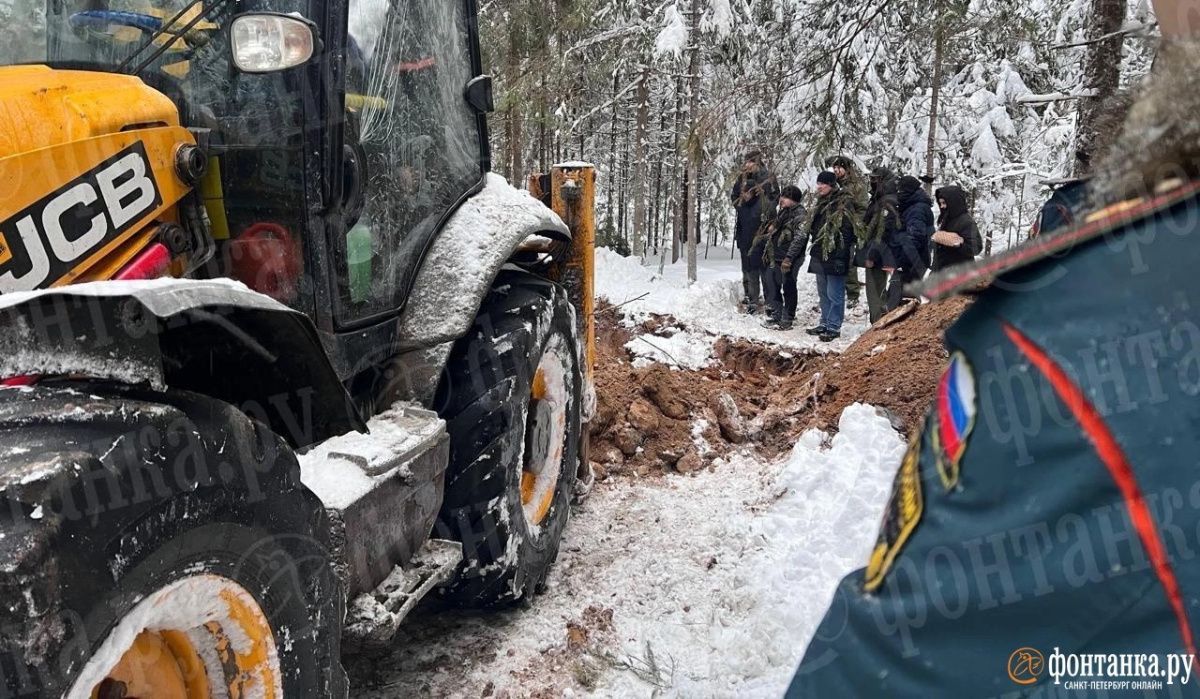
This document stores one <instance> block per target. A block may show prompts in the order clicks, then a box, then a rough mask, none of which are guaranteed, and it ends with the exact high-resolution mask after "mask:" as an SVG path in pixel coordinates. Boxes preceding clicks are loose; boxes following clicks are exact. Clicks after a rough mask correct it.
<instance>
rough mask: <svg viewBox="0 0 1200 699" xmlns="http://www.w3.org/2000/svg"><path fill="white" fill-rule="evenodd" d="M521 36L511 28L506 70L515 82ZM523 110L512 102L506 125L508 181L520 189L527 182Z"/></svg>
mask: <svg viewBox="0 0 1200 699" xmlns="http://www.w3.org/2000/svg"><path fill="white" fill-rule="evenodd" d="M519 36H520V32H517V31H515V30H514V29H513V28H512V27H510V28H509V40H508V56H507V57H506V58H507V59H508V60H507V66H506V70H507V71H508V79H509V80H511V81H514V82H515V81H516V79H517V76H518V75H520V73H521V57H520V53H519V48H520V42H519V41H518V37H519ZM521 108H522V101H521V100H511V102H510V103H509V105H508V123H507V124H506V126H507V129H506V134H505V136H506V137H507V138H508V181H509V182H512V183H513V185H515V186H518V187H519V186H521V183H522V182H524V181H525V173H524V171H523V168H522V165H523V164H524V163H523V159H522V157H521V153H522V151H523V144H522V143H521Z"/></svg>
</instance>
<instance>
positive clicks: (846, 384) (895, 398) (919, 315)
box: [780, 298, 970, 436]
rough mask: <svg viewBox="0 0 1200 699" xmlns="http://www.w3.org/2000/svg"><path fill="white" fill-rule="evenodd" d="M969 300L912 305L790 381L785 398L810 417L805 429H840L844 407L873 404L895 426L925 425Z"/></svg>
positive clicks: (906, 430)
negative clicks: (951, 337) (948, 337)
mask: <svg viewBox="0 0 1200 699" xmlns="http://www.w3.org/2000/svg"><path fill="white" fill-rule="evenodd" d="M969 305H970V300H969V299H966V298H955V299H951V300H948V301H945V302H943V303H937V304H921V305H915V304H914V305H913V306H910V307H908V308H905V309H903V310H901V311H899V312H898V313H897V314H896V316H894V317H892V318H887V317H885V318H883V319H881V320H880V322H879V323H876V325H875V327H872V328H871V329H870V330H868V331H867V332H865V333H863V335H862V336H861V337H859V338H858V340H856V341H855V342H854V344H852V345H850V347H848V348H847V349H846V351H845V352H843V353H842V354H834V355H826V356H824V357H822V359H821V361H820V362H819V363H817V364H814V366H813V367H812V368H811V371H810V372H809V375H808V376H806V377H804V380H803V381H792V382H789V386H788V390H787V391H785V392H784V393H783V394H782V396H780V398H781V400H782V403H783V404H784V405H788V406H791V408H790V409H797V408H799V409H800V411H801V412H802V413H805V414H807V415H809V416H810V421H809V423H808V425H806V426H805V427H806V428H807V427H809V426H812V427H818V428H820V429H823V430H826V431H832V430H836V429H837V422H838V419H839V418H840V417H841V414H842V410H843V409H845V408H846V406H848V405H851V404H853V403H869V404H871V405H874V406H877V407H881V408H885V409H886V410H888V411H889V412H890V413H891V417H892V423H893V425H895V426H896V428H897V429H898V430H900V431H901V432H904V433H911V431H912V430H914V429H916V428H918V427H919V426H920V425H921V421H922V420H923V418H924V416H925V411H926V410H927V409H928V408H929V405H930V402H931V401H932V400H933V396H934V392H935V390H936V388H937V382H938V378H939V377H940V376H941V375H942V371H943V370H944V369H945V367H946V360H947V359H948V357H949V355H948V354H947V353H946V349H945V345H944V344H943V335H944V333H945V331H946V328H948V327H950V325H951V324H952V323H954V321H955V320H957V319H958V317H959V316H960V315H962V312H963V311H964V310H966V308H967V306H969ZM816 372H819V376H814V373H816ZM788 436H792V435H788Z"/></svg>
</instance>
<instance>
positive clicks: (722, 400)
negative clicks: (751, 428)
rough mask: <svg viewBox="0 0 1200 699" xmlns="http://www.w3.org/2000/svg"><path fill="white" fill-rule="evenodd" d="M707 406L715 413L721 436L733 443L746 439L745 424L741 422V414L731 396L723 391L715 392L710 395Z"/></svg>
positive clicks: (739, 442)
mask: <svg viewBox="0 0 1200 699" xmlns="http://www.w3.org/2000/svg"><path fill="white" fill-rule="evenodd" d="M709 407H711V408H712V410H713V412H714V413H716V416H717V426H718V427H720V429H721V436H722V437H724V438H725V439H726V440H727V441H729V442H731V443H733V444H741V443H742V442H745V441H746V425H745V424H744V423H743V422H742V414H741V413H740V412H739V411H738V407H737V403H735V402H734V400H733V396H731V395H729V394H728V393H725V392H721V393H717V394H715V395H714V396H713V397H712V401H710V403H709Z"/></svg>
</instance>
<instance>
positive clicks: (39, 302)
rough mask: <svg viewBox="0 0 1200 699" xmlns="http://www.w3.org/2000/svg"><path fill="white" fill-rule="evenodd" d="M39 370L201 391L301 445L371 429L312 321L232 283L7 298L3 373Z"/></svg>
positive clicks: (1, 329)
mask: <svg viewBox="0 0 1200 699" xmlns="http://www.w3.org/2000/svg"><path fill="white" fill-rule="evenodd" d="M38 374H54V375H72V374H80V375H84V376H88V377H93V378H100V379H110V380H114V381H118V382H123V383H129V384H149V385H150V386H151V387H153V388H155V389H157V390H165V389H167V388H174V389H182V390H186V391H193V392H196V393H200V394H203V395H206V396H209V397H212V398H217V399H219V400H222V401H224V402H226V403H229V404H231V405H234V406H236V407H238V408H240V409H241V410H242V411H243V412H245V413H246V414H248V415H250V416H251V417H255V418H258V419H259V420H261V421H262V422H264V423H266V424H267V425H269V426H270V427H271V429H272V430H273V431H275V432H276V433H277V434H279V435H280V436H281V437H283V438H285V439H286V440H288V441H289V442H290V443H291V444H292V446H293V447H296V448H300V447H304V446H308V445H310V444H314V443H316V442H319V441H321V440H324V439H326V438H328V437H332V436H335V435H339V434H344V433H346V432H349V431H351V430H362V429H363V427H364V423H363V421H362V418H361V417H360V416H359V415H358V413H357V411H356V410H355V409H354V408H353V406H352V405H351V403H350V400H349V397H348V396H347V394H346V390H345V388H344V387H343V386H342V384H341V382H340V381H339V380H338V377H337V374H336V373H335V372H334V369H333V366H332V365H331V364H330V361H329V357H328V355H326V354H325V351H324V349H323V348H322V346H321V343H320V340H319V339H318V336H317V333H316V329H315V328H314V327H313V325H312V321H310V320H309V319H308V317H307V316H305V315H304V314H302V313H299V312H297V311H294V310H292V309H290V308H288V307H287V306H284V305H283V304H281V303H279V302H277V301H275V300H273V299H271V298H269V297H267V296H264V295H262V294H259V293H256V292H253V291H251V290H249V289H248V288H246V287H245V286H243V285H242V284H239V283H237V282H232V281H227V280H219V281H196V280H179V279H162V280H154V281H148V282H146V281H140V282H120V281H108V282H97V283H91V284H79V285H73V286H67V287H62V288H55V289H45V290H40V291H32V292H22V293H14V294H6V295H4V296H0V377H13V376H23V375H38Z"/></svg>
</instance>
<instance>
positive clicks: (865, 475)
mask: <svg viewBox="0 0 1200 699" xmlns="http://www.w3.org/2000/svg"><path fill="white" fill-rule="evenodd" d="M838 428H839V432H838V434H837V435H836V436H834V437H833V439H832V441H828V435H826V434H825V433H823V432H819V431H816V430H812V431H809V432H807V433H806V434H805V435H804V436H803V437H802V438H801V439H800V441H799V443H797V444H796V446H795V448H794V449H793V451H792V453H791V455H790V456H789V458H788V459H787V461H786V462H785V463H784V464H783V465H782V471H780V472H778V474H777V476H776V477H774V478H773V479H769V480H767V481H766V482H767V483H768V486H767V488H766V491H767V494H766V496H765V497H767V498H770V497H772V496H774V495H777V494H780V493H782V495H779V497H778V500H775V501H774V503H773V504H771V505H770V506H769V507H767V508H765V511H763V512H762V514H761V515H760V516H758V517H755V516H754V515H753V514H752V511H750V512H747V511H745V510H743V511H742V512H740V513H739V512H730V509H731V508H730V507H729V505H728V504H725V505H724V506H720V505H716V504H714V503H713V502H712V500H713V498H714V495H715V496H716V498H724V499H726V500H732V501H733V502H734V503H739V497H744V495H745V492H744V487H738V485H737V481H739V480H741V479H743V478H744V477H745V476H744V475H743V474H742V473H740V470H741V469H742V468H744V465H740V464H732V465H730V466H727V467H725V468H723V469H721V470H719V471H717V472H715V473H713V474H705V475H706V476H708V477H713V480H716V481H720V482H721V483H724V485H723V486H722V485H720V484H718V483H713V482H710V483H708V484H707V485H706V486H705V487H706V488H707V489H708V492H710V493H712V494H711V495H708V494H706V495H705V496H703V497H694V498H692V499H690V503H684V502H678V503H674V504H672V505H670V507H671V508H680V507H683V508H686V509H687V510H691V511H692V512H691V513H690V514H689V515H688V516H686V517H682V518H679V519H681V520H682V521H685V522H686V521H689V520H690V523H689V525H688V527H687V528H686V529H682V530H677V529H674V528H672V529H669V530H666V527H664V529H665V531H663V532H662V536H663V537H664V538H667V539H674V542H673V544H672V545H674V546H682V547H684V549H685V552H686V551H687V549H689V548H692V547H696V545H697V544H699V548H700V549H701V550H702V551H703V550H704V549H708V550H710V551H711V555H712V557H713V558H714V559H715V560H716V562H717V565H716V567H715V568H714V570H713V572H714V573H716V574H715V575H712V574H710V575H707V576H705V575H700V576H697V573H696V571H695V569H694V567H693V566H688V565H682V566H680V567H679V569H677V570H670V569H669V567H665V566H663V565H662V562H661V561H648V562H646V567H644V568H643V567H640V566H639V567H636V568H630V570H635V569H636V570H638V571H642V572H641V573H639V575H643V574H646V575H648V576H650V577H651V583H652V584H651V588H652V589H649V590H645V591H643V594H644V595H645V597H644V598H632V599H635V600H636V599H644V600H645V605H646V606H648V607H650V608H651V609H649V610H640V609H638V610H621V609H618V611H617V614H616V615H615V619H616V620H617V623H618V628H619V629H620V630H621V631H624V632H627V636H629V637H631V638H632V640H631V642H630V643H629V644H628V646H627V648H626V649H625V651H626V653H629V654H637V653H643V654H644V653H645V647H646V644H649V647H651V648H653V649H655V652H656V654H657V655H658V656H659V657H670V658H672V659H673V660H674V663H675V677H674V683H673V685H672V687H671V690H670V693H671V694H676V695H679V696H739V697H777V696H780V695H781V694H782V693H783V690H784V689H785V688H786V686H787V683H788V682H789V681H790V680H791V676H792V673H793V672H794V670H795V666H796V665H797V664H798V663H799V662H800V658H801V656H802V654H803V652H804V649H805V648H806V647H807V645H808V642H809V640H810V639H811V637H812V634H813V633H814V632H815V631H816V628H817V625H818V624H819V623H820V621H821V618H822V617H823V616H824V614H825V609H826V607H827V606H828V605H829V601H830V600H831V599H832V597H833V592H834V590H835V589H836V587H837V583H838V581H839V580H840V579H841V578H842V576H844V575H846V574H847V573H848V572H850V571H852V570H854V569H856V568H859V567H861V566H863V565H865V563H866V560H867V556H868V554H869V553H870V550H871V546H872V545H873V544H874V541H875V537H876V534H877V532H878V530H879V522H880V516H881V513H882V512H883V508H884V505H885V503H886V501H887V496H888V493H889V491H890V488H891V482H892V478H893V476H894V475H895V471H896V467H897V465H898V464H899V463H900V459H901V457H902V456H903V454H904V446H905V445H904V441H903V440H902V439H901V438H900V436H899V435H898V434H896V432H895V431H894V430H893V429H892V427H891V425H890V423H889V422H888V420H887V418H885V417H883V416H882V415H879V414H878V413H877V411H876V409H875V408H874V407H872V406H869V405H863V404H854V405H852V406H850V407H848V408H846V410H845V411H844V412H843V413H842V416H841V420H840V422H839V425H838ZM827 441H828V444H826V442H827ZM694 480H701V479H694ZM705 480H707V478H706V479H705ZM731 490H732V491H733V492H730V491H731ZM739 504H741V505H742V506H743V507H745V506H746V505H749V506H750V507H752V508H753V507H754V506H756V505H759V504H761V503H759V502H757V501H754V500H751V501H749V502H746V501H741V502H740V503H739ZM664 509H666V508H664ZM706 511H707V514H706ZM693 517H694V518H695V519H693ZM663 521H664V523H669V522H671V520H670V519H668V518H667V517H664V518H663ZM691 555H692V556H695V555H696V553H694V552H693V553H691ZM656 564H657V565H656ZM689 568H690V570H689ZM655 578H658V584H659V585H661V587H660V588H659V591H657V592H656V591H655V590H654V589H653V587H654V580H655ZM697 583H698V584H697ZM697 588H699V589H697ZM622 596H623V595H622ZM664 602H665V604H663V603H664ZM672 602H676V603H678V605H679V606H680V607H683V606H686V605H689V604H690V606H691V610H690V611H689V612H687V613H684V614H679V613H678V611H677V610H675V611H674V613H667V614H666V615H665V616H658V615H656V614H654V613H646V612H652V611H653V610H654V609H655V608H660V607H663V606H666V607H670V606H671V603H672ZM631 612H632V613H634V614H637V616H636V617H635V618H636V620H637V626H636V627H634V628H630V626H629V623H628V622H629V621H631V620H630V619H629V614H630V613H631ZM638 612H641V613H640V614H638ZM612 689H613V690H614V692H615V693H616V694H625V693H627V692H628V693H630V694H638V693H644V692H645V691H646V690H647V689H648V687H647V686H646V685H645V684H644V683H642V682H641V681H640V680H638V678H636V677H634V676H632V675H620V676H617V677H616V678H614V682H613V685H612Z"/></svg>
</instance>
